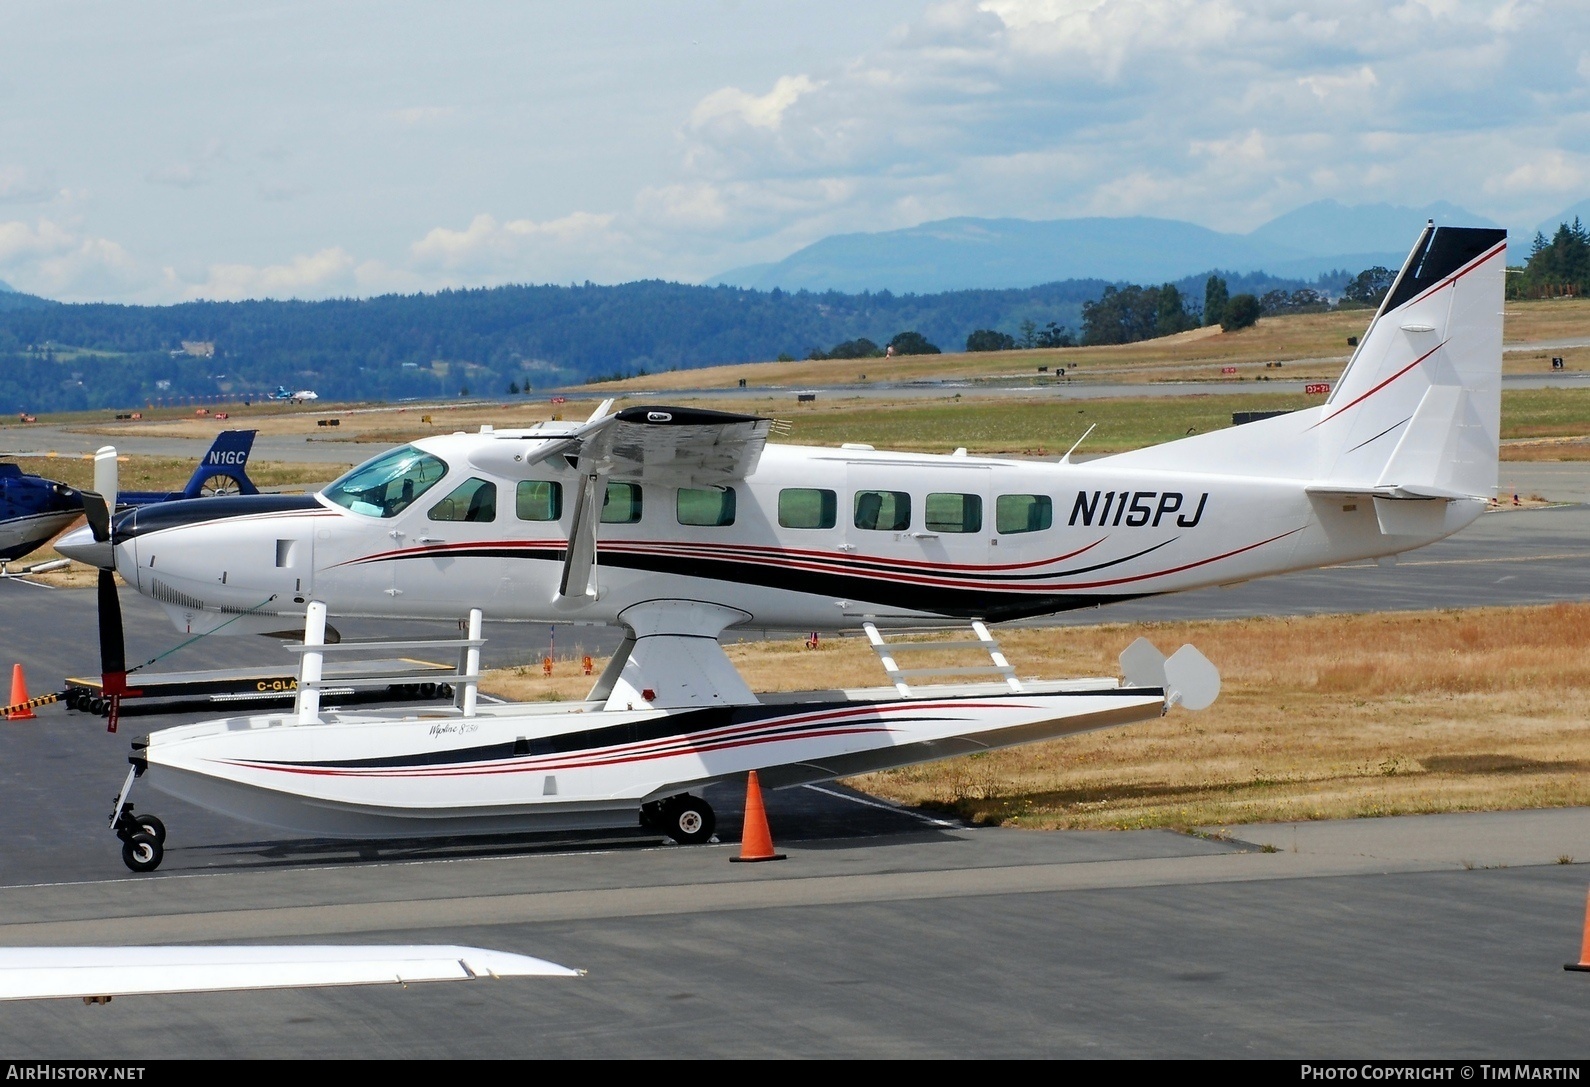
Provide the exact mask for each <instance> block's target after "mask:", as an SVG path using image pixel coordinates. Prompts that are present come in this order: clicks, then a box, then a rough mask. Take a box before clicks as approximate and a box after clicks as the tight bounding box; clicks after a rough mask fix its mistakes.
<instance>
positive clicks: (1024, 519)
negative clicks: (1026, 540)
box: [994, 494, 1054, 534]
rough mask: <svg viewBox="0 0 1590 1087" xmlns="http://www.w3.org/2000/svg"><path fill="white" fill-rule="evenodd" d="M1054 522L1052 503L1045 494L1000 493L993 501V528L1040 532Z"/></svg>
mask: <svg viewBox="0 0 1590 1087" xmlns="http://www.w3.org/2000/svg"><path fill="white" fill-rule="evenodd" d="M1053 524H1054V503H1053V502H1051V501H1050V500H1049V496H1048V495H1046V494H1002V495H1000V496H999V498H998V499H997V500H996V501H995V502H994V530H995V531H996V532H999V533H1002V534H1003V533H1014V532H1041V531H1043V530H1044V529H1046V528H1048V527H1049V526H1051V525H1053Z"/></svg>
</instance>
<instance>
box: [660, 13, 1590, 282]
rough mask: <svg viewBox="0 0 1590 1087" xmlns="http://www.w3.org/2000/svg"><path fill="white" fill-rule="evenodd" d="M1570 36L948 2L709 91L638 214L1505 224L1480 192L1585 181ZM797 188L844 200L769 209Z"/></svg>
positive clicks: (864, 225) (740, 241)
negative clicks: (1440, 203)
mask: <svg viewBox="0 0 1590 1087" xmlns="http://www.w3.org/2000/svg"><path fill="white" fill-rule="evenodd" d="M1586 33H1590V9H1587V10H1581V9H1580V8H1578V7H1568V6H1565V5H1561V4H1555V5H1548V4H1541V3H1529V2H1513V3H1508V4H1506V5H1504V6H1503V7H1501V8H1498V6H1497V5H1496V4H1494V3H1488V2H1483V0H1404V2H1402V3H1394V4H1392V5H1385V4H1383V3H1378V2H1375V0H1299V2H1296V3H1288V4H1277V3H1273V2H1270V0H985V2H982V3H973V2H970V0H952V2H950V3H945V4H941V5H938V6H935V7H933V8H931V9H929V10H928V11H927V12H925V13H924V14H923V16H922V17H921V18H920V19H918V20H916V21H915V22H914V23H912V24H911V25H910V26H908V27H906V28H905V29H904V30H902V31H901V32H900V33H898V34H897V35H896V36H895V37H894V38H893V39H891V40H890V41H889V42H887V43H885V44H883V45H881V46H880V47H879V48H878V49H876V50H873V51H871V52H869V53H867V54H866V55H864V56H861V57H858V58H855V59H854V60H852V61H849V62H847V63H844V64H843V65H841V66H840V67H838V68H837V69H836V70H834V71H831V72H811V73H809V74H805V75H801V76H798V77H797V76H786V77H784V79H782V80H779V81H777V82H775V83H774V90H773V91H771V92H769V93H768V94H766V95H763V96H761V97H754V96H752V95H750V94H748V93H746V92H744V91H742V90H740V89H739V88H735V87H726V88H723V89H720V90H718V91H715V92H713V93H712V94H710V95H708V96H706V97H704V98H703V99H701V100H700V102H699V103H698V104H697V106H696V108H695V110H694V111H693V113H692V115H691V118H690V120H689V122H688V123H687V124H686V125H685V126H684V127H683V129H682V130H681V136H682V138H683V139H684V141H685V145H686V146H685V153H684V157H683V160H682V161H683V167H684V172H685V174H686V175H687V176H689V177H693V178H694V180H693V181H691V180H681V181H679V182H677V183H675V184H674V185H672V186H657V187H655V188H654V189H653V190H650V194H651V196H652V197H653V199H649V200H648V199H646V198H645V196H644V195H643V197H642V199H641V200H639V201H638V202H637V208H638V210H640V211H642V212H645V213H647V214H651V215H655V216H656V217H657V220H658V222H659V223H661V222H665V221H667V219H668V218H669V217H670V216H671V215H675V214H676V209H677V208H679V207H680V206H684V207H689V208H694V209H697V214H696V215H695V216H694V220H693V222H694V225H695V226H697V227H698V228H700V229H707V230H715V231H718V232H719V235H720V237H722V238H723V240H724V241H725V242H729V241H732V242H733V243H734V244H736V245H738V246H741V247H744V246H746V245H751V244H752V242H753V239H752V238H751V237H750V231H751V230H753V229H763V230H765V231H766V235H765V242H766V248H765V256H763V257H762V259H767V258H770V257H771V258H776V257H778V256H782V255H784V254H783V253H781V252H778V251H776V249H775V246H774V242H775V241H776V240H784V239H788V238H790V237H792V236H795V235H800V234H807V233H811V232H812V231H811V230H810V229H803V227H802V224H801V223H799V222H797V220H799V219H804V220H805V221H806V226H807V227H810V226H812V225H815V224H817V223H819V222H820V223H821V224H822V225H823V226H824V227H826V228H829V229H851V230H856V229H862V230H876V229H886V228H888V227H891V226H897V225H905V224H902V223H899V222H898V221H897V220H896V216H897V215H901V214H905V213H908V212H909V210H911V209H920V210H921V211H922V212H924V213H928V214H936V215H989V216H996V215H1017V216H1027V217H1033V218H1041V217H1051V216H1064V215H1080V214H1101V213H1102V214H1151V215H1169V216H1177V217H1183V218H1188V219H1192V220H1194V221H1196V222H1200V223H1203V224H1205V225H1209V226H1213V227H1217V228H1221V229H1228V230H1230V229H1235V230H1247V229H1251V228H1252V227H1254V226H1257V225H1259V224H1260V223H1262V222H1263V221H1265V220H1266V219H1268V218H1270V217H1272V216H1274V215H1276V214H1279V213H1281V212H1284V211H1288V210H1290V209H1291V208H1293V207H1296V206H1298V205H1299V204H1302V203H1306V202H1308V201H1310V200H1315V199H1322V198H1327V197H1329V198H1336V199H1340V200H1343V201H1345V202H1348V203H1365V202H1375V201H1382V200H1392V201H1396V202H1399V203H1412V204H1419V203H1425V202H1429V201H1433V200H1449V201H1452V202H1454V203H1459V204H1463V203H1465V202H1466V203H1467V204H1468V205H1469V206H1471V207H1472V209H1473V210H1476V211H1478V212H1481V213H1482V214H1490V215H1492V216H1494V217H1496V218H1503V219H1505V218H1506V217H1507V216H1508V214H1509V211H1510V209H1509V208H1508V207H1505V206H1501V207H1497V206H1491V204H1492V201H1491V200H1490V199H1489V197H1492V196H1496V195H1504V196H1506V197H1507V198H1508V200H1509V201H1511V202H1514V203H1519V204H1522V203H1525V202H1527V201H1529V200H1536V201H1538V200H1541V199H1544V197H1543V195H1542V194H1544V193H1546V192H1548V191H1549V192H1551V193H1552V196H1551V197H1550V199H1551V200H1553V201H1555V200H1557V198H1558V197H1557V195H1556V194H1558V193H1560V192H1561V191H1563V190H1564V189H1566V188H1571V187H1572V186H1574V185H1576V184H1579V185H1582V184H1583V180H1584V179H1583V177H1582V175H1581V174H1580V173H1579V172H1578V166H1577V162H1578V159H1577V156H1576V155H1575V154H1571V153H1568V152H1565V151H1562V150H1561V149H1562V148H1563V147H1564V145H1565V144H1570V145H1573V146H1574V147H1577V146H1579V145H1582V136H1581V135H1580V134H1581V133H1582V132H1583V131H1585V130H1587V129H1590V96H1587V95H1586V93H1585V90H1584V88H1583V87H1582V86H1581V84H1580V82H1579V81H1578V80H1577V79H1575V80H1574V82H1573V85H1572V87H1571V88H1567V89H1558V88H1556V87H1555V81H1556V80H1557V78H1558V77H1556V76H1554V75H1553V73H1554V72H1559V71H1560V72H1564V73H1570V76H1569V78H1570V79H1573V77H1574V75H1576V74H1577V73H1576V69H1577V67H1578V66H1580V53H1579V51H1578V48H1577V47H1575V46H1573V45H1572V43H1574V42H1576V41H1577V42H1582V41H1583V40H1584V36H1585V34H1586ZM1558 59H1560V60H1561V63H1560V64H1557V63H1556V60H1558ZM794 79H799V80H801V81H802V82H801V83H800V84H799V91H798V93H791V92H793V91H794V89H795V84H793V83H788V82H786V81H788V80H794ZM1548 86H1550V87H1552V89H1551V92H1550V93H1551V94H1552V95H1553V97H1551V98H1549V100H1548V99H1547V98H1545V97H1543V95H1545V94H1546V93H1547V91H1546V89H1545V88H1547V87H1548ZM780 87H785V88H786V91H785V93H784V94H782V95H780V94H779V93H778V90H779V88H780ZM752 103H755V104H756V105H755V106H753V105H752ZM775 107H776V108H775ZM759 111H760V112H759ZM753 118H756V119H759V121H758V120H753ZM1553 153H1555V154H1556V156H1557V157H1556V158H1553V157H1552V155H1553ZM1520 162H1524V163H1529V164H1531V165H1529V166H1527V167H1517V164H1518V163H1520ZM1499 163H1506V164H1508V168H1509V171H1510V172H1509V173H1507V174H1506V175H1505V176H1503V177H1501V178H1500V179H1496V180H1493V179H1492V178H1491V177H1490V173H1491V172H1493V171H1495V170H1496V168H1497V164H1499ZM1515 167H1516V168H1515ZM796 182H799V183H801V184H804V185H808V186H812V185H816V184H819V183H824V184H827V185H829V186H831V190H830V191H833V192H836V193H841V194H842V195H841V196H840V197H839V198H838V200H837V201H835V202H824V201H812V202H808V203H806V204H805V206H798V205H792V204H790V203H789V202H787V201H786V202H783V203H784V205H785V210H784V211H783V212H782V213H781V214H780V213H770V211H769V209H772V208H775V207H778V206H779V205H780V203H781V201H780V200H779V199H777V195H778V194H782V193H786V192H788V190H789V187H790V186H791V185H792V184H793V183H796ZM660 193H694V194H696V198H695V199H694V200H692V201H680V200H677V199H675V200H661V199H655V197H656V196H657V195H658V194H660ZM709 197H710V199H709ZM1540 210H1541V211H1542V212H1546V211H1549V210H1550V209H1548V208H1542V209H1540ZM753 224H754V226H753ZM752 247H753V248H754V245H753V246H752Z"/></svg>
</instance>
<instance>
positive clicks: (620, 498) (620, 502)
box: [602, 483, 640, 525]
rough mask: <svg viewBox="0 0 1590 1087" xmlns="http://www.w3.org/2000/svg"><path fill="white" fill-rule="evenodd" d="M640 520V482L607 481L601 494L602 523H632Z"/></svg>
mask: <svg viewBox="0 0 1590 1087" xmlns="http://www.w3.org/2000/svg"><path fill="white" fill-rule="evenodd" d="M639 520H640V484H638V483H609V484H608V485H607V493H606V494H605V495H603V496H602V523H603V524H606V525H633V524H635V523H636V522H637V521H639Z"/></svg>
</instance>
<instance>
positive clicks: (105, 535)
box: [79, 491, 110, 543]
mask: <svg viewBox="0 0 1590 1087" xmlns="http://www.w3.org/2000/svg"><path fill="white" fill-rule="evenodd" d="M79 493H80V494H82V496H83V514H84V516H86V517H87V518H88V527H89V529H90V530H91V531H92V532H93V533H94V541H95V542H96V543H109V542H110V504H109V503H108V502H106V501H105V497H104V496H103V495H101V494H97V493H95V492H94V491H81V492H79Z"/></svg>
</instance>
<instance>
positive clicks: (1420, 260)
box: [1381, 226, 1507, 313]
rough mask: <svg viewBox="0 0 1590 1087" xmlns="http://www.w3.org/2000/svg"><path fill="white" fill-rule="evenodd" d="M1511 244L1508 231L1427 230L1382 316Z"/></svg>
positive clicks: (1437, 228)
mask: <svg viewBox="0 0 1590 1087" xmlns="http://www.w3.org/2000/svg"><path fill="white" fill-rule="evenodd" d="M1506 240H1507V231H1505V230H1497V229H1494V228H1491V227H1472V226H1442V227H1436V228H1435V229H1433V230H1429V229H1427V230H1426V231H1425V232H1424V234H1423V236H1421V237H1420V239H1419V244H1418V245H1417V246H1416V247H1415V248H1414V251H1413V252H1412V253H1410V254H1408V262H1407V263H1406V264H1404V265H1403V267H1402V274H1401V275H1399V276H1398V277H1397V282H1396V284H1395V285H1394V286H1393V287H1392V289H1391V293H1390V295H1388V296H1387V298H1386V304H1385V306H1384V307H1383V308H1382V309H1381V312H1382V313H1390V312H1391V311H1392V310H1394V309H1396V308H1397V307H1398V306H1400V305H1402V304H1403V303H1404V302H1407V301H1408V300H1410V299H1413V298H1417V297H1418V296H1419V295H1421V294H1423V293H1424V292H1425V291H1426V290H1428V289H1429V288H1430V287H1433V286H1434V285H1435V284H1437V283H1439V282H1441V281H1442V280H1443V279H1447V278H1448V277H1450V276H1452V275H1453V274H1455V273H1456V272H1458V271H1460V270H1462V269H1463V268H1464V267H1466V266H1467V265H1468V264H1470V263H1471V262H1472V261H1474V259H1475V258H1477V257H1481V256H1483V255H1485V254H1486V253H1488V252H1490V251H1491V250H1492V249H1494V248H1495V247H1496V246H1498V245H1500V244H1502V243H1503V242H1505V241H1506Z"/></svg>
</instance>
